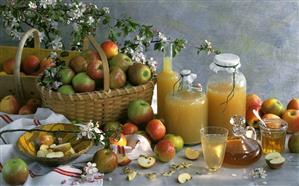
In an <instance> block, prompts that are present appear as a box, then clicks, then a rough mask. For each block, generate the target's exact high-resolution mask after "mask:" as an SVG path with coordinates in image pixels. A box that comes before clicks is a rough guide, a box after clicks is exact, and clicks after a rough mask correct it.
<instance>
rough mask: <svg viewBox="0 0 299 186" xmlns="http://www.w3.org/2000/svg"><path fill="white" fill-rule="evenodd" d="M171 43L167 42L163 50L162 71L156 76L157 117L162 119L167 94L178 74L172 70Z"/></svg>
mask: <svg viewBox="0 0 299 186" xmlns="http://www.w3.org/2000/svg"><path fill="white" fill-rule="evenodd" d="M172 59H173V58H172V43H171V42H168V43H167V44H166V46H165V48H164V57H163V69H162V71H161V72H160V73H159V74H158V75H157V102H158V116H159V118H162V119H163V118H164V105H165V103H164V102H165V97H166V95H167V93H169V92H171V91H172V89H173V86H174V84H175V83H176V82H177V81H178V79H179V78H178V74H177V73H176V72H175V71H173V70H172Z"/></svg>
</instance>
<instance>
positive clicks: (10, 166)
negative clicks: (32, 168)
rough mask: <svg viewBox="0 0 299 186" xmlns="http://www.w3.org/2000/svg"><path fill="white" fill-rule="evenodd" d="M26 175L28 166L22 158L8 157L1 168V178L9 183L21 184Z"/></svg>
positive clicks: (24, 180)
mask: <svg viewBox="0 0 299 186" xmlns="http://www.w3.org/2000/svg"><path fill="white" fill-rule="evenodd" d="M28 175H29V170H28V166H27V164H26V163H25V162H24V161H23V160H22V159H9V160H7V161H6V162H5V164H4V166H3V169H2V176H3V179H4V180H5V182H6V183H8V184H10V185H23V184H24V183H25V182H26V180H27V177H28Z"/></svg>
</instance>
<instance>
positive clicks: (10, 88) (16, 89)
mask: <svg viewBox="0 0 299 186" xmlns="http://www.w3.org/2000/svg"><path fill="white" fill-rule="evenodd" d="M32 34H33V38H34V48H24V45H25V43H26V40H27V39H28V38H29V37H30V36H31V35H32ZM52 51H53V50H50V49H42V48H40V39H39V32H38V30H36V29H31V30H28V31H27V32H26V33H25V34H24V36H23V37H22V39H21V41H20V43H19V46H18V48H16V47H11V46H0V63H3V62H4V61H6V60H8V59H11V58H16V67H15V71H14V74H13V75H5V76H1V77H0V87H1V91H0V99H1V98H2V97H4V96H7V95H9V94H14V95H17V97H18V98H19V101H21V102H25V101H26V99H29V98H39V97H40V95H39V92H38V90H37V88H36V78H37V77H36V76H30V75H26V76H20V66H21V61H22V57H26V56H27V55H35V56H37V57H38V58H39V59H43V58H45V57H47V56H49V54H50V53H51V52H52ZM55 52H57V54H60V53H61V51H55ZM78 53H79V52H75V51H70V52H69V56H68V57H65V58H64V59H65V60H68V59H70V58H72V57H73V56H75V55H77V54H78Z"/></svg>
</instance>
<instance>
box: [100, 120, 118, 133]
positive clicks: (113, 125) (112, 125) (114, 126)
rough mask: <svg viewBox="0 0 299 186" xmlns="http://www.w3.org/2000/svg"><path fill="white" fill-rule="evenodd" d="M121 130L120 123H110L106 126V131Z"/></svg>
mask: <svg viewBox="0 0 299 186" xmlns="http://www.w3.org/2000/svg"><path fill="white" fill-rule="evenodd" d="M120 128H121V126H120V123H119V122H118V121H109V122H106V123H105V124H104V128H103V129H104V131H105V132H107V131H116V130H119V129H120Z"/></svg>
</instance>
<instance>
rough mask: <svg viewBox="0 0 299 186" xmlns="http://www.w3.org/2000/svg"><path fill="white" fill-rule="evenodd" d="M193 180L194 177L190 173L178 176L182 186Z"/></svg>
mask: <svg viewBox="0 0 299 186" xmlns="http://www.w3.org/2000/svg"><path fill="white" fill-rule="evenodd" d="M190 180H192V176H191V175H190V174H189V173H181V174H180V175H179V176H178V182H179V183H180V184H182V183H186V182H188V181H190Z"/></svg>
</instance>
